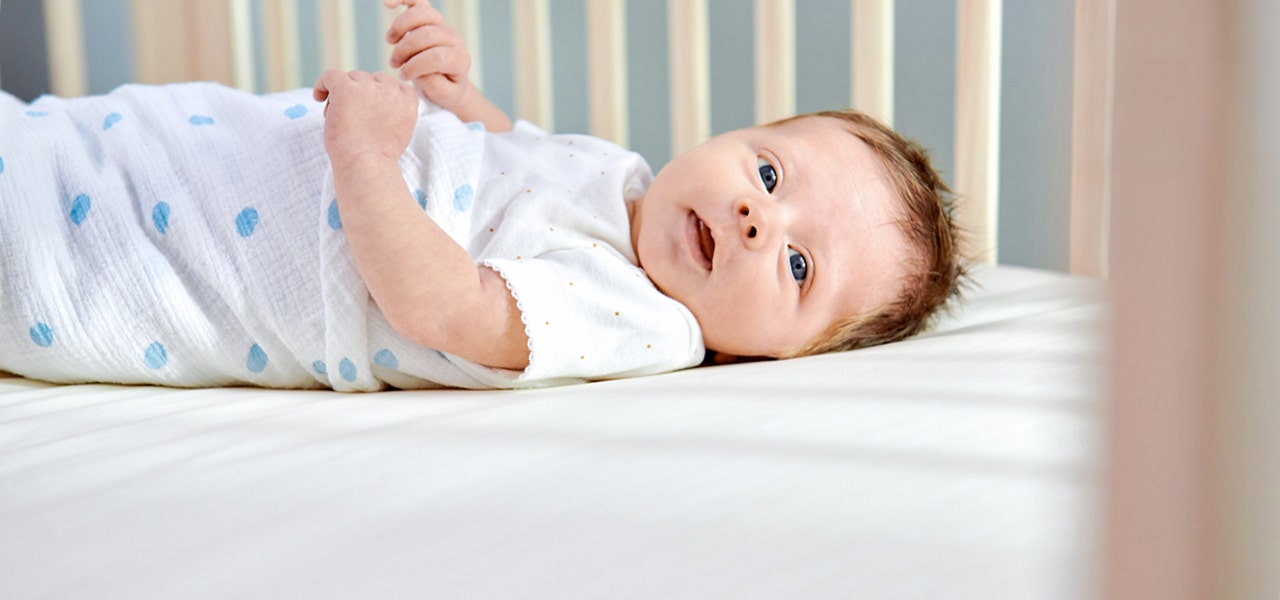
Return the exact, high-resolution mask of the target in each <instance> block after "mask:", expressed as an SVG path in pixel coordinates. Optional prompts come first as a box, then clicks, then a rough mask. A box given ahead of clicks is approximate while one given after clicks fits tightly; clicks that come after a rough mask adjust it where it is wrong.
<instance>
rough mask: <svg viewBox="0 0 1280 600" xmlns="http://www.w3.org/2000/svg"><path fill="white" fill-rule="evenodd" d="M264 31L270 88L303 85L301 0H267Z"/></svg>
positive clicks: (263, 18)
mask: <svg viewBox="0 0 1280 600" xmlns="http://www.w3.org/2000/svg"><path fill="white" fill-rule="evenodd" d="M262 32H263V33H262V37H263V40H262V45H263V48H264V50H265V52H266V56H265V63H266V66H267V87H268V91H272V92H279V91H282V90H291V89H294V88H297V87H300V86H301V82H302V76H301V66H300V65H301V59H300V57H299V54H298V2H297V0H263V1H262Z"/></svg>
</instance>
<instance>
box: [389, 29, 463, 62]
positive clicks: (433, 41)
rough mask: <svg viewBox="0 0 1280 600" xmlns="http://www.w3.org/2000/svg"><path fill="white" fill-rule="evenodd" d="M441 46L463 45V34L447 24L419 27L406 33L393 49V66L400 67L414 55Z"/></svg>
mask: <svg viewBox="0 0 1280 600" xmlns="http://www.w3.org/2000/svg"><path fill="white" fill-rule="evenodd" d="M439 46H462V36H461V35H459V34H458V32H457V31H455V30H454V29H453V28H451V27H448V26H445V25H428V26H425V27H419V28H417V29H414V30H413V31H410V32H409V33H407V34H405V35H404V37H402V38H400V41H399V42H398V43H396V45H395V46H394V47H392V49H391V57H390V59H389V63H390V64H391V68H393V69H399V68H400V67H402V66H404V63H406V62H408V61H409V59H410V58H412V57H413V56H414V55H416V54H418V53H420V52H425V51H426V50H428V49H431V48H434V47H439Z"/></svg>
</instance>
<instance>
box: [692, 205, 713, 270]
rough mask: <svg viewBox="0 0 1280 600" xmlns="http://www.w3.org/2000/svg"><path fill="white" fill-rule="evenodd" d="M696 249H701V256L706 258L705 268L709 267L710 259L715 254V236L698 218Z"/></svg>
mask: <svg viewBox="0 0 1280 600" xmlns="http://www.w3.org/2000/svg"><path fill="white" fill-rule="evenodd" d="M695 218H696V215H695ZM698 249H700V250H702V257H703V258H705V259H706V261H707V268H708V269H710V268H711V265H712V261H711V259H712V257H714V256H715V255H716V238H715V237H713V236H712V235H711V229H710V228H709V227H707V224H706V223H703V222H702V219H698Z"/></svg>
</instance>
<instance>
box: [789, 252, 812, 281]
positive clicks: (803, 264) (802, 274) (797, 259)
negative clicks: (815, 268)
mask: <svg viewBox="0 0 1280 600" xmlns="http://www.w3.org/2000/svg"><path fill="white" fill-rule="evenodd" d="M787 261H788V262H789V263H791V276H792V277H794V278H795V280H796V281H799V282H804V280H805V279H807V278H808V277H809V261H807V260H805V258H804V255H803V254H801V253H800V251H799V250H796V249H795V248H787Z"/></svg>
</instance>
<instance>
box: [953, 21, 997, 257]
mask: <svg viewBox="0 0 1280 600" xmlns="http://www.w3.org/2000/svg"><path fill="white" fill-rule="evenodd" d="M958 2H959V4H958V6H957V13H956V14H957V22H958V31H957V32H956V45H957V52H956V54H957V65H956V134H955V145H956V147H955V169H956V175H955V190H956V193H957V194H959V195H960V198H961V200H960V203H959V214H958V215H957V218H958V221H959V224H960V225H961V226H962V227H964V229H965V230H966V231H968V232H969V244H970V245H969V247H968V248H967V249H966V251H967V252H968V253H969V255H970V256H971V257H973V259H974V260H977V261H979V262H985V263H995V262H997V261H998V260H999V255H998V248H997V247H996V239H997V236H996V233H997V230H996V218H997V217H998V215H999V181H1000V172H999V171H1000V48H1001V16H1002V13H1003V2H1002V0H958Z"/></svg>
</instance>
